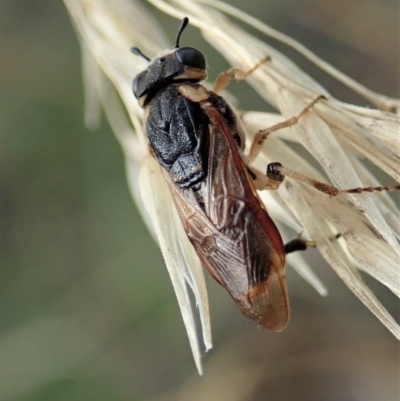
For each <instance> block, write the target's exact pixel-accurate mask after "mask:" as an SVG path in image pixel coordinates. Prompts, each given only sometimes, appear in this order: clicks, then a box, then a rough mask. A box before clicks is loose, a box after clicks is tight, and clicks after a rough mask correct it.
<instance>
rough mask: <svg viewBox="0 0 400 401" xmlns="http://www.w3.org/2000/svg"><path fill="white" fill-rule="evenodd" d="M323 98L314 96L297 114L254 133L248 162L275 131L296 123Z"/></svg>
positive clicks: (254, 157) (256, 154) (253, 158)
mask: <svg viewBox="0 0 400 401" xmlns="http://www.w3.org/2000/svg"><path fill="white" fill-rule="evenodd" d="M322 99H325V96H323V95H320V96H318V97H317V98H315V99H314V100H313V101H312V102H311V103H310V104H308V105H307V106H306V107H305V108H304V109H303V110H302V111H301V112H300V113H299V114H298V115H297V116H295V117H292V118H289V120H285V121H282V122H281V123H278V124H275V125H273V126H272V127H269V128H266V129H263V130H260V131H258V132H257V133H256V135H255V137H254V139H253V142H252V144H251V147H250V152H249V155H248V157H247V160H248V163H251V162H253V161H254V160H255V159H256V157H257V156H258V154H259V153H260V152H261V149H262V147H263V145H264V142H265V140H266V139H267V138H268V136H269V135H271V134H272V133H273V132H275V131H279V130H280V129H282V128H288V127H292V126H293V125H295V124H297V123H298V121H299V120H300V118H301V117H303V116H304V115H305V114H306V113H307V112H308V111H309V110H310V109H311V108H312V107H314V105H315V104H316V103H318V102H319V101H320V100H322Z"/></svg>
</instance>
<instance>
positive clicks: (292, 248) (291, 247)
mask: <svg viewBox="0 0 400 401" xmlns="http://www.w3.org/2000/svg"><path fill="white" fill-rule="evenodd" d="M341 236H342V234H340V233H338V234H336V235H335V236H334V237H332V238H331V239H332V240H335V239H338V238H340V237H341ZM316 246H317V245H316V244H315V242H314V241H307V240H305V239H303V238H301V234H300V235H299V236H298V237H297V238H295V239H292V240H291V241H289V242H288V243H286V244H285V253H286V255H287V254H288V253H292V252H297V251H305V250H306V249H307V248H315V247H316Z"/></svg>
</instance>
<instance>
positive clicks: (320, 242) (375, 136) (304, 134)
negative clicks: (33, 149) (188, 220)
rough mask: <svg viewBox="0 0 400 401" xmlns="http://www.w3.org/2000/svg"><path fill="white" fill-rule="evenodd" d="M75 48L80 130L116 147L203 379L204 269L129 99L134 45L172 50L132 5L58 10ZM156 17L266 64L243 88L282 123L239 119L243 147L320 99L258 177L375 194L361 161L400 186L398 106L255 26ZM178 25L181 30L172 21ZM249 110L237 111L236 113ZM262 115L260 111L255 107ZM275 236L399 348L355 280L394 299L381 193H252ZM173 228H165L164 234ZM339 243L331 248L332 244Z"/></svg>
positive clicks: (274, 148) (395, 221)
mask: <svg viewBox="0 0 400 401" xmlns="http://www.w3.org/2000/svg"><path fill="white" fill-rule="evenodd" d="M64 2H65V4H66V6H67V8H68V10H69V12H70V14H71V16H72V21H73V23H74V25H75V27H76V31H77V33H78V36H79V38H80V43H81V48H82V59H83V72H84V82H85V96H86V122H87V124H88V125H89V126H95V125H96V124H97V123H98V119H99V107H100V105H101V107H103V109H104V110H105V113H106V115H107V118H108V119H109V122H110V124H111V126H112V128H113V130H114V132H115V135H116V137H117V139H118V141H119V142H120V144H121V146H122V149H123V151H124V153H125V157H126V170H127V176H128V182H129V185H130V188H131V191H132V196H133V198H134V200H135V202H136V204H137V205H138V208H139V210H140V211H141V213H142V215H143V218H144V219H145V221H146V222H147V224H148V226H149V228H150V230H151V231H152V233H153V234H154V236H155V238H156V239H157V241H158V243H159V245H160V248H161V251H162V253H163V256H164V258H165V263H166V266H167V268H168V271H169V274H170V276H171V280H172V283H173V286H174V289H175V292H176V296H177V298H178V302H179V306H180V309H181V313H182V316H183V320H184V323H185V326H186V330H187V332H188V336H189V341H190V345H191V347H192V351H193V355H194V358H195V361H196V364H197V367H198V369H199V371H200V372H201V362H200V357H201V352H200V346H199V343H198V341H197V335H196V329H195V319H194V315H193V311H192V308H191V305H190V299H189V295H188V291H187V288H188V287H190V288H191V290H192V291H193V293H194V295H195V298H196V303H197V307H198V309H199V314H200V319H201V324H202V337H203V342H204V344H205V348H206V350H207V349H209V348H211V345H212V344H211V329H210V318H209V307H208V300H207V291H206V287H205V282H204V276H203V270H202V267H201V263H200V261H199V259H198V257H197V256H196V254H195V253H194V251H193V249H192V247H191V245H190V243H189V241H188V240H187V238H186V235H185V233H184V232H183V229H182V226H181V224H180V221H179V218H178V216H177V212H176V211H175V209H174V206H173V203H172V200H171V197H170V195H169V192H168V189H167V188H166V184H165V182H164V180H163V177H162V176H161V172H160V170H159V167H158V164H157V162H156V161H155V160H154V159H152V157H151V156H150V155H149V153H148V147H147V139H146V136H145V133H144V131H143V127H142V116H143V111H142V109H140V108H139V106H138V104H137V102H136V100H135V99H134V97H133V95H132V90H131V84H132V79H133V77H134V76H135V75H136V74H137V73H139V72H140V71H142V70H143V69H145V68H146V67H147V62H146V61H145V60H143V59H141V58H139V57H133V56H132V55H131V54H130V52H129V49H130V47H131V46H132V45H134V46H138V47H140V48H141V50H143V52H144V53H145V54H147V55H150V56H156V55H158V54H160V53H161V52H162V51H163V50H165V49H166V48H168V47H169V45H168V42H167V40H166V36H165V35H164V34H163V33H162V32H161V31H160V25H159V23H158V22H157V21H156V20H155V19H154V18H153V17H152V16H151V15H149V13H148V12H147V11H146V10H145V9H144V8H143V7H142V6H141V5H140V4H138V3H136V2H135V1H132V0H113V1H107V0H64ZM149 2H150V3H152V4H153V5H154V6H155V7H157V8H159V9H160V10H162V11H164V12H165V13H168V14H170V15H172V16H174V17H176V18H178V19H181V18H182V17H183V16H188V17H189V18H190V23H191V25H193V26H196V27H197V28H199V30H200V32H201V34H202V35H203V36H204V38H205V39H206V40H207V41H208V42H209V43H210V44H211V45H212V46H214V47H215V48H216V49H217V50H218V51H219V52H220V53H221V54H222V55H223V56H224V57H225V58H226V59H227V60H228V62H229V63H230V64H231V65H233V66H235V67H240V68H241V69H244V70H245V69H248V68H250V67H252V66H253V65H254V64H256V63H257V62H258V61H259V60H260V59H262V58H264V57H265V56H266V55H268V56H269V57H270V58H271V61H270V62H268V63H265V64H264V65H262V66H261V67H260V68H258V69H257V70H256V71H255V72H254V74H252V76H251V78H249V82H250V84H251V85H253V87H254V88H255V90H257V92H258V93H259V94H260V95H261V97H262V98H263V99H265V101H266V102H268V103H270V104H272V105H273V106H275V107H276V109H277V110H279V112H280V114H268V113H256V112H251V111H242V112H241V116H242V119H243V122H244V125H245V127H246V129H247V132H248V143H250V142H251V137H252V135H254V132H256V131H257V130H258V129H261V128H265V127H268V126H270V125H272V124H274V123H276V122H278V121H283V120H284V119H286V118H289V117H292V116H295V115H296V114H298V112H299V111H300V110H302V109H303V108H304V107H305V106H306V105H307V104H308V103H310V102H311V101H312V100H313V99H315V98H316V97H317V96H318V95H321V94H323V95H324V96H325V97H326V98H327V100H326V101H322V102H319V103H318V104H317V105H316V106H315V107H314V108H313V109H312V111H311V112H309V113H307V115H306V116H305V117H304V118H302V119H301V121H300V122H299V123H298V124H297V125H295V126H294V127H293V128H291V129H284V130H282V132H279V133H277V134H274V135H273V136H272V137H271V138H269V139H268V141H267V146H265V147H264V150H263V152H262V154H261V155H260V157H259V158H258V159H257V161H256V163H255V166H256V167H258V168H259V169H260V170H263V169H265V166H266V165H267V163H269V162H272V161H279V162H281V163H282V164H283V165H285V166H287V167H289V168H293V169H295V170H297V171H300V172H302V173H303V174H306V175H308V176H310V177H314V178H317V179H320V180H323V181H326V180H327V179H326V177H324V176H321V171H324V172H325V174H326V176H327V177H328V179H329V180H330V181H331V182H332V183H333V185H335V186H337V187H339V188H354V187H360V186H377V185H379V183H378V181H377V179H376V178H375V176H374V174H373V173H372V172H371V171H369V170H368V169H366V168H365V167H364V164H363V163H362V160H363V159H366V160H369V161H370V162H371V163H372V164H373V165H375V166H376V167H377V168H378V169H379V170H381V171H384V172H385V173H386V174H387V175H389V176H390V177H392V178H393V180H394V181H395V182H400V163H399V157H400V143H399V127H400V118H399V115H398V114H396V113H398V111H399V110H400V101H399V100H396V99H390V98H387V97H385V96H382V95H379V94H376V93H374V92H372V91H370V90H368V89H367V88H365V87H363V86H362V85H360V84H358V83H357V82H355V81H354V80H352V79H350V78H349V77H346V76H345V75H344V74H342V73H340V72H339V71H337V70H335V69H334V68H333V67H332V66H330V65H329V64H327V63H326V62H324V61H323V60H321V59H319V58H318V57H317V56H315V55H313V54H312V53H311V52H310V51H309V50H307V49H306V48H304V46H302V45H301V44H299V43H297V42H296V41H294V40H293V39H290V38H288V37H286V36H284V35H282V34H281V33H279V32H276V31H274V30H273V29H272V28H270V27H268V26H267V25H265V24H263V23H261V22H260V21H258V20H256V19H254V18H252V17H249V16H248V15H246V14H244V13H242V12H240V11H239V10H236V9H234V8H233V7H231V6H229V5H227V4H224V3H222V2H218V1H207V0H203V1H202V0H198V1H191V0H181V1H173V2H168V1H162V0H149ZM229 15H234V16H235V17H236V18H239V19H241V20H242V21H243V22H245V23H247V24H248V25H250V26H252V27H253V28H256V29H258V30H259V31H260V32H263V33H265V34H266V35H269V36H272V37H274V38H275V39H278V40H281V41H283V42H284V43H286V44H288V45H290V46H292V47H294V48H295V49H297V50H298V51H299V52H301V53H302V54H303V55H304V56H305V57H308V58H309V59H310V60H311V61H313V62H314V63H315V64H316V65H318V66H319V67H320V68H321V69H324V70H325V71H326V72H328V73H329V74H331V75H332V76H333V77H335V78H336V79H338V80H340V81H341V82H343V83H345V84H346V85H348V86H349V87H350V88H352V89H353V90H354V91H356V92H358V93H359V94H361V95H363V96H364V97H365V98H366V99H368V100H369V101H370V102H371V103H373V104H375V105H376V106H377V107H378V108H379V109H369V108H364V107H359V106H354V105H350V104H346V103H343V102H341V101H340V100H338V99H335V98H333V97H332V96H331V95H330V94H329V93H328V92H327V91H326V90H325V89H324V88H323V87H321V85H319V84H318V83H317V82H315V81H314V80H313V79H312V78H311V77H310V76H308V75H307V74H306V73H304V72H303V71H301V70H300V69H299V68H298V67H297V66H296V65H295V64H294V63H293V62H292V61H290V60H289V59H288V58H287V57H285V56H284V55H282V54H281V53H279V52H278V51H277V50H275V49H274V48H272V47H270V46H269V45H268V44H267V43H265V42H262V41H260V40H258V39H256V38H254V37H253V36H251V35H250V34H248V33H247V32H245V31H244V30H242V29H241V28H239V27H238V26H236V25H235V24H234V22H233V21H232V19H230V16H229ZM177 25H178V22H177ZM240 106H241V107H245V105H240ZM261 106H262V105H260V107H261ZM288 141H295V142H298V143H299V144H301V145H302V146H304V148H305V149H306V150H307V151H308V152H309V153H310V154H311V155H312V156H313V158H314V159H315V160H316V161H317V162H318V163H319V165H320V168H319V169H315V168H314V167H313V166H312V165H311V164H310V162H309V161H308V159H307V158H304V157H301V156H300V155H299V154H296V153H295V152H294V151H293V150H292V148H291V147H290V146H288V144H287V143H288ZM260 195H261V197H262V199H263V201H264V202H265V203H266V205H268V210H269V212H270V214H271V215H272V217H273V218H274V220H275V221H276V222H277V224H278V226H279V227H280V228H281V229H283V230H284V229H285V228H287V227H290V228H292V229H293V230H295V231H296V232H298V233H300V232H302V233H303V236H305V237H309V238H311V239H312V240H313V241H314V242H315V243H316V244H317V248H318V249H319V251H320V253H321V254H322V256H323V257H324V258H325V259H326V261H327V262H328V263H329V264H330V265H331V266H332V268H333V269H334V270H335V271H336V273H337V274H338V275H339V276H340V277H341V279H342V280H343V281H344V282H345V283H346V285H347V286H348V287H349V288H350V289H351V290H352V291H353V292H354V293H355V294H356V295H357V296H358V297H359V298H360V300H361V301H362V302H363V303H364V304H365V305H366V306H367V307H368V308H369V309H370V310H371V312H372V313H374V315H375V316H376V317H377V318H378V319H379V320H380V321H381V322H382V323H383V324H384V325H385V326H386V327H387V328H388V329H389V330H390V331H391V332H392V333H393V334H394V335H395V336H396V337H397V338H398V339H400V327H399V325H398V324H397V323H396V322H395V320H394V319H393V318H392V316H390V314H389V313H388V312H387V310H386V309H385V308H384V307H383V306H382V304H381V303H380V302H379V301H378V299H377V298H376V297H375V295H374V293H373V292H372V291H371V289H370V288H369V287H368V286H367V285H366V284H365V283H364V281H363V280H362V277H361V275H360V273H359V271H363V272H367V273H368V274H369V275H371V276H372V277H374V278H375V279H376V280H378V281H380V282H381V283H382V284H384V285H385V286H387V287H388V288H389V289H390V290H391V291H393V292H394V293H395V294H396V295H397V296H400V271H399V269H398V266H399V255H400V246H399V239H400V226H399V218H398V217H399V211H398V208H397V206H396V204H395V203H394V202H393V200H392V199H391V198H390V196H389V195H388V194H387V193H379V194H363V195H347V196H342V197H337V198H332V199H330V198H329V197H328V196H326V195H324V194H321V193H318V192H317V191H315V190H314V189H312V188H309V187H306V186H304V185H302V184H300V183H299V182H296V181H293V180H291V179H287V180H285V182H284V184H283V185H281V187H280V188H279V190H277V191H264V192H263V193H261V194H260ZM171 227H173V229H171ZM337 233H341V234H342V237H341V238H340V239H339V240H335V241H332V237H333V236H335V235H336V234H337ZM290 256H291V257H290V258H289V263H290V264H292V265H293V267H294V268H295V269H296V270H297V271H298V273H299V274H300V275H301V276H302V277H303V278H304V279H306V280H307V281H308V282H309V283H310V284H311V285H313V286H314V287H315V288H316V290H317V291H318V292H319V293H320V294H321V295H325V294H326V289H325V287H324V285H323V284H322V283H321V282H320V281H319V280H318V278H317V277H316V276H315V274H314V273H313V272H312V270H311V269H310V267H309V266H308V265H307V263H306V262H305V260H304V259H303V256H302V255H301V254H297V255H296V254H294V255H290Z"/></svg>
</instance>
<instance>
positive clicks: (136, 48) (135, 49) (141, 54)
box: [131, 47, 150, 61]
mask: <svg viewBox="0 0 400 401" xmlns="http://www.w3.org/2000/svg"><path fill="white" fill-rule="evenodd" d="M131 52H132V53H133V54H137V55H138V56H140V57H143V58H144V59H145V60H147V61H150V58H149V57H147V56H145V55H144V54H143V53H142V51H141V50H140V49H139V48H138V47H132V49H131Z"/></svg>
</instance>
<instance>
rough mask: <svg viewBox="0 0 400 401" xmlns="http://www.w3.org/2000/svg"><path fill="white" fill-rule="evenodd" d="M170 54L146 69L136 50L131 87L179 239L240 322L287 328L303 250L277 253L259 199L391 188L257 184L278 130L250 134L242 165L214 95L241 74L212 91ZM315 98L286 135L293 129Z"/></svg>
mask: <svg viewBox="0 0 400 401" xmlns="http://www.w3.org/2000/svg"><path fill="white" fill-rule="evenodd" d="M188 21H189V20H188V18H184V19H183V21H182V23H181V26H180V28H179V30H178V34H177V37H176V41H175V47H174V49H172V50H171V51H169V52H167V53H166V54H164V55H162V56H160V57H156V58H154V59H153V60H150V58H149V57H147V56H146V55H144V54H143V53H142V52H141V51H140V50H139V49H138V48H133V49H132V52H133V53H135V54H137V55H140V56H141V57H143V58H145V59H146V60H147V61H149V62H150V64H149V66H148V68H147V69H146V70H144V71H143V72H141V73H140V74H138V75H137V76H136V77H135V79H134V81H133V93H134V95H135V97H136V98H137V100H138V102H139V104H140V106H141V107H142V108H144V110H145V117H144V126H145V130H146V133H147V136H148V140H149V149H150V152H151V154H152V155H153V156H154V157H155V158H156V159H157V160H158V162H159V164H160V168H161V171H162V173H163V175H164V178H165V180H166V182H167V184H168V187H169V189H170V192H171V194H172V197H173V200H174V203H175V206H176V209H177V211H178V214H179V216H180V219H181V221H182V224H183V227H184V229H185V232H186V234H187V236H188V238H189V240H190V242H191V244H192V245H193V247H194V249H195V251H196V253H197V255H198V256H199V258H200V259H201V261H202V263H203V264H204V266H205V267H206V268H207V270H208V271H209V273H210V274H211V275H212V276H213V278H214V279H215V280H216V281H217V282H218V283H219V284H220V285H221V286H222V287H224V288H225V289H226V290H227V291H228V293H229V294H230V295H231V297H232V298H233V299H234V301H235V302H236V304H237V305H238V307H239V308H240V310H241V311H242V313H243V314H244V315H246V316H247V317H249V318H251V319H252V320H254V321H256V322H257V323H258V324H259V325H261V326H263V327H265V328H266V329H268V330H270V331H280V330H282V329H284V328H285V326H286V325H287V323H288V320H289V316H290V308H289V300H288V292H287V286H286V279H285V259H286V254H287V253H289V252H293V251H296V250H303V249H305V248H306V247H307V245H308V243H307V242H306V241H303V240H302V239H296V240H294V241H291V242H289V243H288V244H286V245H284V244H283V242H282V238H281V236H280V234H279V231H278V229H277V227H276V225H275V223H274V222H273V221H272V219H271V218H270V217H269V215H268V212H267V210H266V207H265V205H264V204H263V202H262V201H261V199H260V198H259V196H258V194H257V189H265V188H277V187H278V186H279V184H280V183H281V182H282V181H283V179H284V176H286V175H288V176H292V177H293V178H296V179H300V180H302V181H303V182H305V183H307V184H310V185H312V186H314V187H315V188H316V189H318V190H320V191H323V192H326V193H327V194H329V195H331V196H336V195H338V194H341V193H357V192H363V191H375V190H378V191H379V190H391V189H399V188H398V186H397V187H377V188H355V189H351V190H342V191H340V190H338V189H337V188H335V187H331V186H329V185H327V184H323V183H320V182H318V181H316V180H313V179H311V178H308V177H305V176H303V175H301V174H299V173H296V172H293V171H292V170H289V169H286V168H285V167H283V166H282V165H281V164H280V163H271V164H269V165H268V167H267V173H266V174H263V173H261V172H260V171H257V170H256V169H254V168H253V167H251V166H250V161H251V160H254V158H255V157H256V156H257V154H258V153H259V152H260V150H261V147H262V145H263V142H264V141H265V139H266V137H267V136H268V135H269V134H270V133H272V132H273V131H276V130H278V129H280V128H282V127H283V126H284V125H283V124H285V123H280V124H277V126H273V127H270V128H269V129H267V130H264V131H260V132H259V133H257V135H256V137H255V140H254V142H253V144H252V147H251V150H250V154H249V155H248V156H245V155H244V147H245V134H244V130H243V128H242V125H241V123H240V120H239V119H238V118H237V116H236V115H235V113H234V111H233V109H232V108H231V106H230V105H229V104H228V103H227V102H226V101H225V100H224V98H223V97H221V96H219V95H218V94H217V93H218V92H220V91H221V90H222V89H223V88H224V87H225V86H226V84H227V83H228V81H229V80H230V78H232V77H233V76H235V77H236V78H239V79H243V78H244V77H246V76H247V75H249V74H250V73H251V72H252V71H253V70H254V69H255V68H257V65H256V66H255V67H254V68H253V69H252V70H249V71H247V72H243V71H240V70H237V69H231V70H228V71H225V72H224V73H222V74H221V75H220V76H219V77H218V78H217V81H216V85H215V90H214V91H211V90H208V89H206V88H205V87H204V86H203V85H201V84H200V82H201V81H203V80H205V79H206V78H207V66H206V59H205V57H204V55H203V54H202V53H201V52H200V51H199V50H197V49H194V48H192V47H179V40H180V36H181V33H182V31H183V30H184V28H185V27H186V25H187V24H188ZM321 99H323V97H322V96H321V97H319V98H317V99H315V100H314V101H313V102H312V103H310V105H309V106H307V107H306V108H305V109H304V110H303V111H302V112H301V113H300V114H299V115H298V116H297V117H295V118H293V119H291V120H288V121H287V123H286V125H285V126H290V125H293V124H295V123H296V122H297V120H298V119H299V118H300V117H301V116H302V115H303V114H304V113H306V112H307V111H308V110H309V109H310V108H311V107H313V105H314V104H315V103H316V102H318V101H320V100H321Z"/></svg>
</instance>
